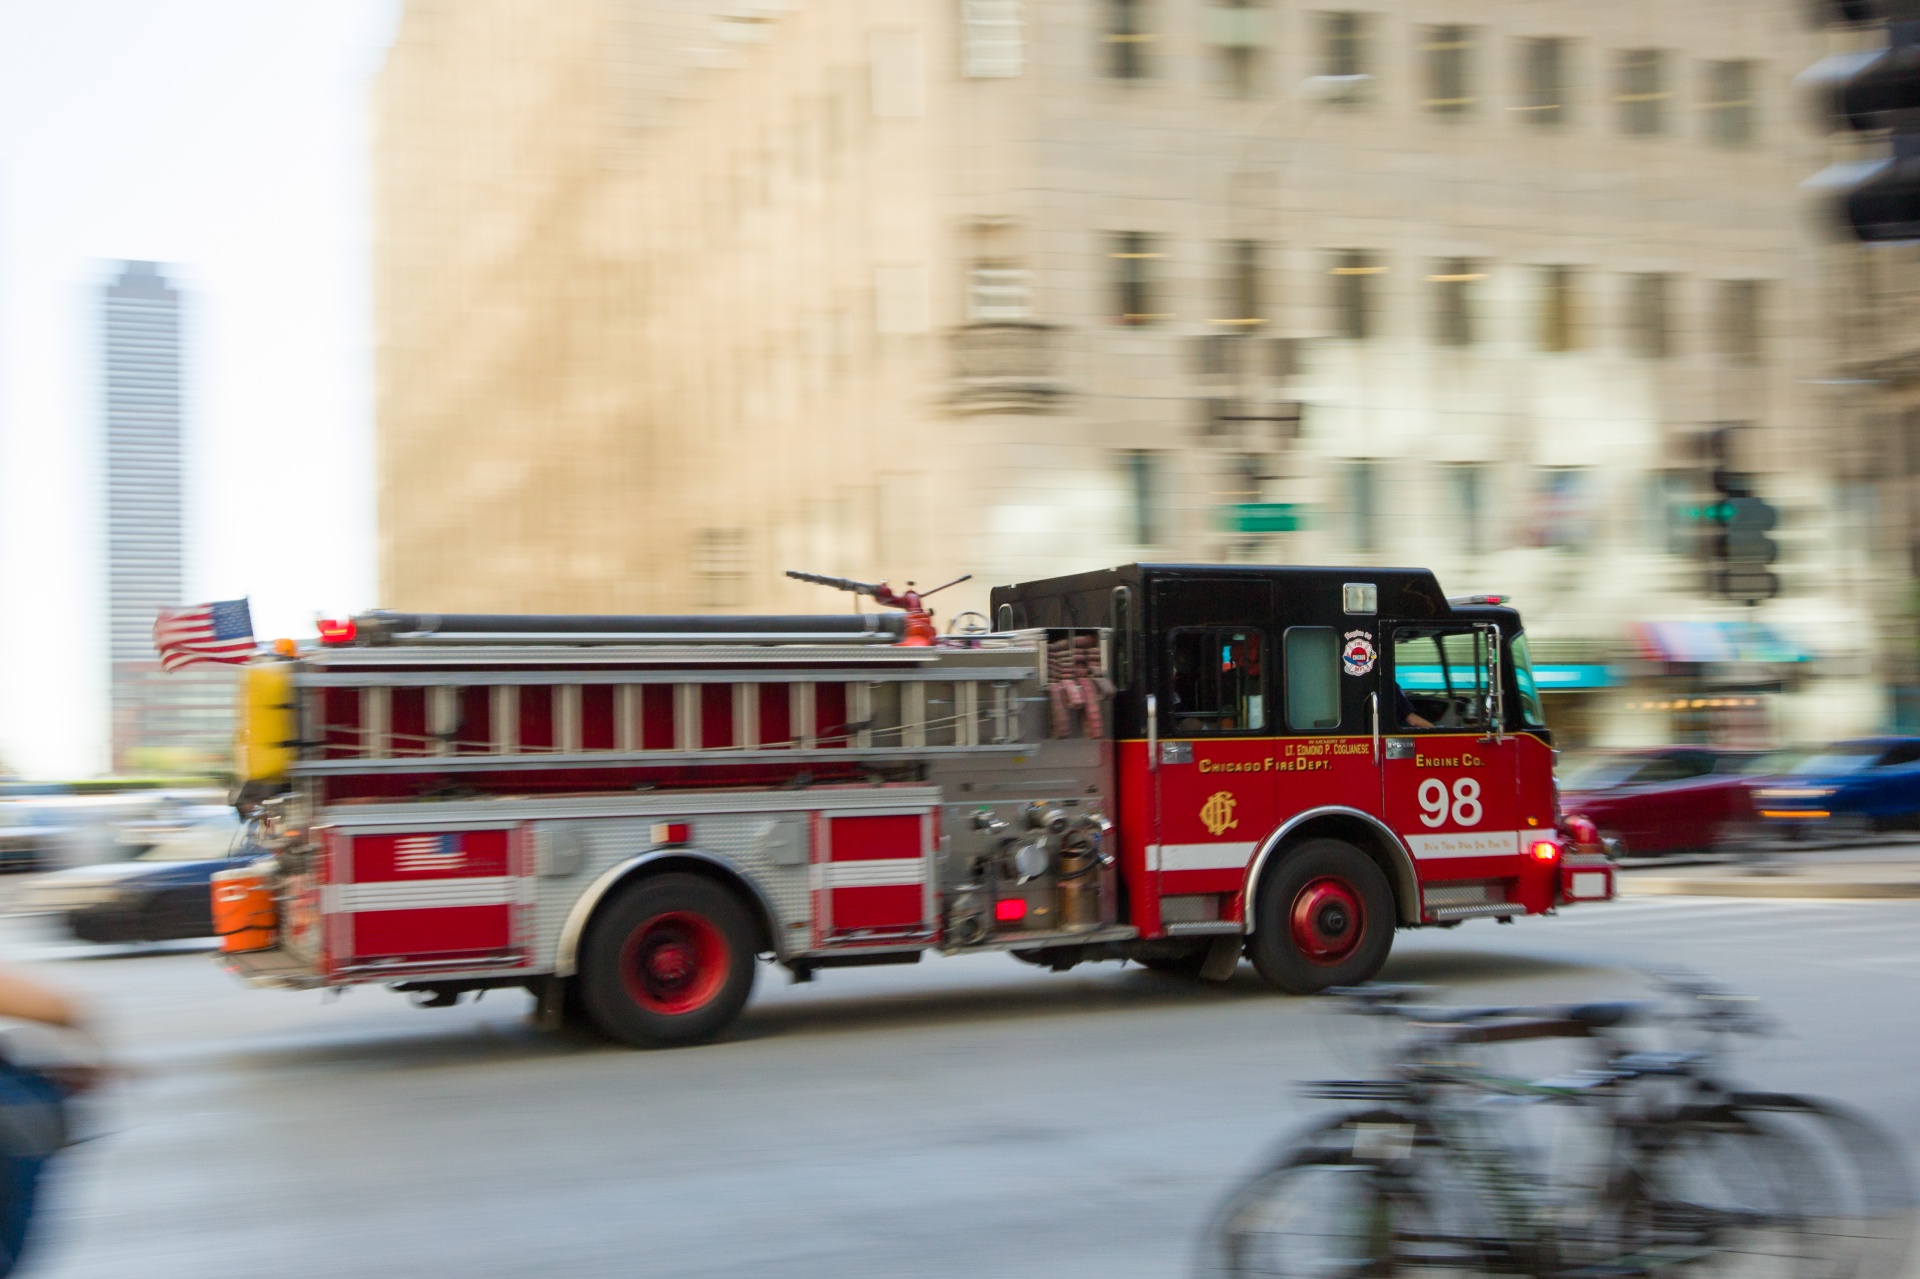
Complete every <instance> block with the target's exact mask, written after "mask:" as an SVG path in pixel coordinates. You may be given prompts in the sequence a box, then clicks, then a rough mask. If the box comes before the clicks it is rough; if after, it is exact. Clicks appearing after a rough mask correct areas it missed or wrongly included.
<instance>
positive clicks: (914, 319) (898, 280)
mask: <svg viewBox="0 0 1920 1279" xmlns="http://www.w3.org/2000/svg"><path fill="white" fill-rule="evenodd" d="M932 327H933V303H932V298H931V296H930V294H929V290H928V284H927V268H925V267H924V266H877V267H875V268H874V269H873V328H874V332H876V333H883V334H889V335H894V336H904V335H910V334H915V333H925V332H926V331H927V330H928V329H930V328H932Z"/></svg>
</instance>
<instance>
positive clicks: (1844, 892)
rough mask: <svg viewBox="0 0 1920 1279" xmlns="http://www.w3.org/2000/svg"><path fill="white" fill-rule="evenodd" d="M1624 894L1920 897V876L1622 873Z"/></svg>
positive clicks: (1658, 895) (1626, 895)
mask: <svg viewBox="0 0 1920 1279" xmlns="http://www.w3.org/2000/svg"><path fill="white" fill-rule="evenodd" d="M1620 895H1621V896H1622V897H1772V898H1785V899H1793V898H1798V899H1802V900H1808V899H1812V900H1820V899H1825V900H1829V901H1832V900H1853V901H1859V900H1863V899H1881V900H1886V899H1891V898H1900V897H1909V898H1910V897H1920V880H1915V881H1911V882H1901V881H1894V882H1890V883H1889V882H1885V881H1882V882H1877V883H1876V882H1870V881H1866V880H1861V881H1857V882H1849V881H1847V880H1835V879H1829V880H1805V879H1800V880H1796V879H1791V878H1787V877H1785V876H1782V877H1780V878H1778V879H1768V878H1740V879H1733V878H1728V879H1642V878H1640V877H1639V876H1637V875H1622V876H1620Z"/></svg>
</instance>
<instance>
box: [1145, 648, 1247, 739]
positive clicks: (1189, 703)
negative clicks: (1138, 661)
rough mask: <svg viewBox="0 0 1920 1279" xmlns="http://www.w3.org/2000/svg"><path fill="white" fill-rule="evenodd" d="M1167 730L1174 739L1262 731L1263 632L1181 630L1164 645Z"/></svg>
mask: <svg viewBox="0 0 1920 1279" xmlns="http://www.w3.org/2000/svg"><path fill="white" fill-rule="evenodd" d="M1167 649H1168V652H1167V669H1168V702H1169V706H1168V709H1169V710H1170V711H1171V714H1170V716H1169V720H1168V722H1169V727H1170V728H1171V730H1172V733H1173V735H1174V736H1176V737H1205V736H1211V735H1213V734H1218V733H1261V732H1265V731H1267V727H1268V725H1267V707H1268V701H1267V671H1266V635H1265V632H1263V631H1261V630H1259V629H1258V628H1256V627H1251V626H1186V627H1181V628H1180V629H1178V630H1176V631H1174V632H1173V633H1172V634H1171V635H1170V636H1169V637H1168V640H1167Z"/></svg>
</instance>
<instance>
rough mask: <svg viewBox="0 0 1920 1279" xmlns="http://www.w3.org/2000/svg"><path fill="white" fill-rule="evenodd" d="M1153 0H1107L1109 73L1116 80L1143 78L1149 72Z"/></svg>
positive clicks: (1152, 38)
mask: <svg viewBox="0 0 1920 1279" xmlns="http://www.w3.org/2000/svg"><path fill="white" fill-rule="evenodd" d="M1148 3H1150V0H1106V6H1107V59H1106V61H1107V74H1108V75H1110V76H1112V77H1114V78H1115V79H1116V80H1140V79H1144V78H1145V77H1146V74H1147V46H1148V45H1150V44H1152V43H1153V40H1154V37H1153V35H1152V34H1151V33H1150V32H1148V31H1147V30H1146V21H1147V13H1146V10H1147V5H1148Z"/></svg>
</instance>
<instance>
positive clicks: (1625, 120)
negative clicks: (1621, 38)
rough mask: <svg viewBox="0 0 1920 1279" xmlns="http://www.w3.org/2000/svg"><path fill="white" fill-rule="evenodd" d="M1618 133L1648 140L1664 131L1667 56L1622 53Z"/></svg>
mask: <svg viewBox="0 0 1920 1279" xmlns="http://www.w3.org/2000/svg"><path fill="white" fill-rule="evenodd" d="M1616 79H1617V81H1618V85H1619V87H1618V89H1617V91H1616V92H1615V94H1614V100H1615V101H1616V102H1618V103H1619V104H1620V131H1621V132H1622V133H1626V134H1630V135H1632V136H1634V137H1640V138H1647V137H1652V136H1653V135H1655V134H1657V133H1665V132H1666V129H1667V99H1668V98H1670V97H1671V96H1672V93H1671V92H1670V91H1669V90H1668V88H1667V55H1666V54H1665V53H1664V52H1662V51H1661V50H1659V49H1622V50H1620V55H1619V64H1618V67H1617V69H1616Z"/></svg>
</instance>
